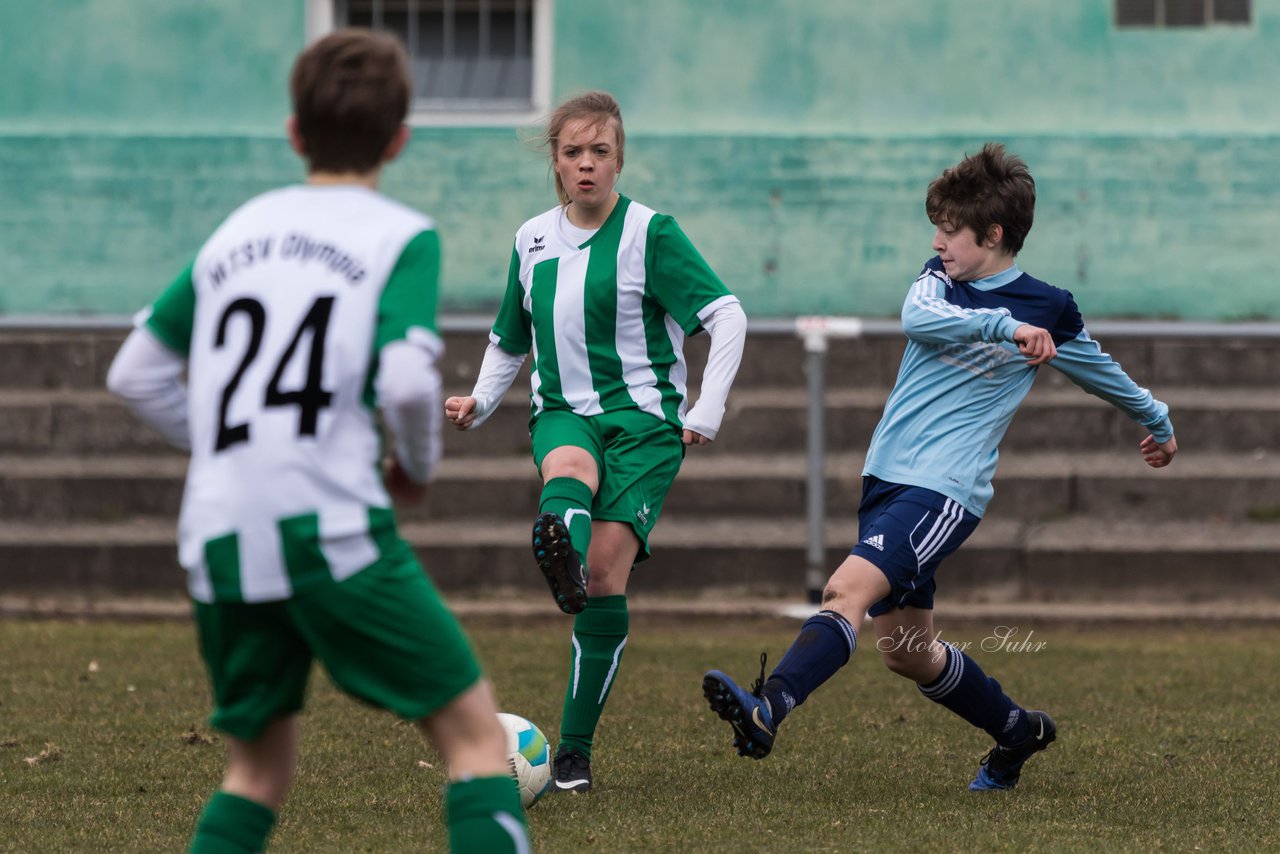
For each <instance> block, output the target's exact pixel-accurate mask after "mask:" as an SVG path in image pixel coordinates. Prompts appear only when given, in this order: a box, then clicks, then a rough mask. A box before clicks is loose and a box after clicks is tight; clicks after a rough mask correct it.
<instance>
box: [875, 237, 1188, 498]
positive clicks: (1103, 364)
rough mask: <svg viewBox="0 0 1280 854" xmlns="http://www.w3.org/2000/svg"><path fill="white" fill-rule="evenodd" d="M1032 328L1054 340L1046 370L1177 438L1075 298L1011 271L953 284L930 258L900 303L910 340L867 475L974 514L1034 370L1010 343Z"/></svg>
mask: <svg viewBox="0 0 1280 854" xmlns="http://www.w3.org/2000/svg"><path fill="white" fill-rule="evenodd" d="M1026 323H1029V324H1031V325H1032V326H1038V327H1040V328H1042V329H1047V330H1048V331H1049V332H1050V333H1052V335H1053V340H1054V344H1055V345H1057V348H1058V355H1057V357H1056V358H1054V359H1053V360H1052V361H1050V362H1049V363H1048V364H1049V365H1051V366H1052V367H1054V368H1056V369H1058V370H1059V371H1061V372H1062V373H1064V374H1066V376H1067V377H1068V378H1069V379H1070V380H1071V381H1072V382H1074V383H1075V384H1076V385H1078V386H1080V387H1081V388H1083V389H1084V390H1085V391H1087V392H1089V393H1090V394H1093V395H1096V396H1097V397H1100V398H1102V399H1103V400H1105V401H1107V402H1108V403H1110V404H1112V405H1113V406H1115V407H1116V408H1118V409H1120V410H1121V411H1122V412H1124V413H1125V414H1127V415H1128V416H1129V417H1130V418H1132V419H1133V420H1134V421H1137V422H1138V423H1139V424H1141V425H1142V426H1143V427H1146V428H1147V429H1148V430H1150V432H1151V435H1152V436H1153V437H1155V440H1156V441H1157V442H1166V441H1168V440H1169V439H1170V438H1172V437H1173V424H1172V423H1171V422H1170V421H1169V407H1168V406H1166V405H1165V404H1163V403H1161V402H1160V401H1158V400H1156V399H1155V398H1154V397H1152V396H1151V392H1149V391H1147V390H1146V389H1145V388H1142V387H1140V386H1139V385H1138V384H1137V383H1135V382H1134V381H1133V380H1132V379H1130V378H1129V375H1128V374H1126V373H1125V372H1124V370H1123V369H1122V368H1121V367H1120V365H1119V364H1118V363H1117V362H1116V361H1115V360H1114V359H1112V358H1111V357H1110V356H1109V355H1107V354H1106V353H1104V352H1102V348H1101V347H1100V346H1099V345H1098V342H1096V341H1094V340H1093V339H1092V338H1090V337H1089V333H1088V332H1087V331H1086V330H1085V328H1084V321H1083V320H1082V319H1081V317H1080V312H1079V310H1078V309H1077V308H1076V304H1075V300H1074V299H1073V298H1072V296H1071V294H1070V293H1069V292H1067V291H1065V290H1062V289H1061V288H1055V287H1053V286H1052V285H1049V284H1046V283H1045V282H1042V281H1040V280H1039V279H1035V278H1032V277H1031V276H1028V275H1027V274H1026V273H1023V272H1022V271H1021V270H1019V269H1018V268H1017V266H1016V265H1015V266H1013V267H1011V268H1009V269H1008V270H1005V271H1004V272H1002V273H998V274H996V275H994V276H990V277H988V278H985V279H979V280H977V281H974V282H960V281H953V280H952V279H951V278H949V277H948V276H947V274H946V273H945V272H943V269H942V262H941V260H940V259H938V258H937V257H935V258H932V259H931V260H930V261H929V262H928V263H927V264H926V265H925V268H924V270H923V271H922V272H921V273H920V276H919V278H917V279H916V281H915V284H914V285H912V287H911V291H910V292H909V293H908V295H907V298H906V301H905V302H904V303H903V305H902V328H903V331H904V332H906V334H907V338H908V343H907V349H906V352H905V353H904V354H903V356H902V365H901V367H900V368H899V369H898V379H897V381H896V382H895V383H894V386H893V391H892V392H890V394H889V400H888V402H887V403H885V408H884V415H883V416H882V417H881V419H880V423H879V425H877V427H876V430H875V433H874V434H873V435H872V437H871V447H870V449H869V450H868V451H867V461H866V466H865V468H864V470H863V474H864V475H873V476H875V477H878V478H880V479H881V480H884V481H889V482H891V483H900V484H906V485H910V486H921V487H924V488H926V489H931V490H933V491H935V492H939V493H941V494H943V495H945V496H947V497H948V498H951V499H953V500H955V501H957V502H959V503H960V505H961V506H963V507H964V508H965V509H966V510H968V511H969V512H970V513H973V514H974V515H975V516H982V515H983V513H984V512H985V511H986V508H987V504H988V503H989V502H990V501H991V496H992V495H993V494H994V490H993V489H992V486H991V479H992V477H993V476H994V475H995V471H996V461H997V459H998V458H999V450H998V449H999V445H1000V440H1001V439H1003V438H1004V434H1005V431H1006V430H1008V429H1009V422H1010V421H1012V420H1013V415H1014V413H1015V412H1017V411H1018V407H1019V406H1020V405H1021V404H1022V401H1023V399H1024V398H1025V397H1026V396H1027V392H1028V391H1030V390H1031V384H1032V383H1033V382H1034V381H1035V377H1036V370H1037V368H1034V367H1029V366H1028V365H1027V358H1026V357H1025V356H1023V355H1021V354H1020V353H1019V352H1018V348H1017V345H1016V344H1014V343H1013V334H1014V332H1015V331H1016V330H1017V329H1018V327H1019V326H1022V325H1023V324H1026Z"/></svg>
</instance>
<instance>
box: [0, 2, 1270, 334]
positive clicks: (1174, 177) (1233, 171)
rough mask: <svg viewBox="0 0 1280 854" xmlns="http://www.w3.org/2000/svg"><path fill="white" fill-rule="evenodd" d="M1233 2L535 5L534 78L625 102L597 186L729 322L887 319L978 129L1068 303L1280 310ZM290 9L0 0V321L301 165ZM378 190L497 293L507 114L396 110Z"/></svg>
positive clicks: (481, 300) (99, 282) (522, 198)
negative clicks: (662, 244) (631, 205)
mask: <svg viewBox="0 0 1280 854" xmlns="http://www.w3.org/2000/svg"><path fill="white" fill-rule="evenodd" d="M1254 5H1255V23H1254V24H1253V25H1252V26H1250V27H1245V28H1231V29H1220V30H1211V31H1207V32H1185V31H1184V32H1168V33H1156V32H1135V31H1129V32H1117V31H1114V30H1113V29H1112V28H1111V25H1110V2H1109V0H1079V2H1075V3H1061V2H1054V0H1035V2H1031V1H1030V0H1024V2H1020V3H1017V4H1013V5H1012V6H1010V4H956V3H952V2H949V0H911V2H906V3H901V4H888V3H875V4H872V3H852V2H847V0H824V2H817V0H808V2H801V0H754V2H746V0H699V2H697V3H694V2H682V0H649V2H646V3H614V4H600V3H598V2H591V3H588V2H586V0H556V7H555V8H556V20H555V30H556V40H557V51H556V61H555V83H556V90H557V94H558V95H563V94H566V93H569V92H572V91H576V90H580V89H582V88H586V87H591V86H598V87H603V88H609V89H611V90H612V91H614V92H615V93H616V94H617V95H618V96H619V98H620V100H621V101H622V103H623V107H624V113H625V115H626V119H627V128H628V148H627V166H626V170H625V171H624V173H623V180H622V183H621V189H622V190H623V191H624V192H626V193H628V194H629V195H632V196H633V197H635V198H637V199H639V200H640V201H643V202H645V203H646V204H649V205H651V206H653V207H656V208H658V209H659V210H664V211H668V212H671V213H673V214H675V215H676V217H677V218H678V219H679V220H680V222H681V223H682V225H683V226H684V227H685V229H686V231H688V232H689V234H690V235H691V236H692V237H693V239H694V241H695V243H696V244H697V245H698V246H699V248H701V249H702V251H703V253H704V254H705V255H706V256H707V257H708V259H709V260H710V261H711V262H712V264H713V266H715V267H716V269H717V270H718V271H719V272H720V273H721V274H722V276H723V277H724V278H725V280H726V281H727V282H728V283H729V284H730V285H731V286H732V287H733V288H734V289H735V290H736V291H737V292H738V293H739V294H740V295H741V296H742V297H743V299H744V302H745V303H746V305H747V307H748V310H749V311H750V312H751V313H752V314H754V315H755V316H782V315H789V314H795V313H808V312H848V313H860V314H865V315H875V316H888V315H893V314H896V312H897V310H898V307H899V305H900V303H901V299H902V295H903V293H904V289H905V287H906V285H907V284H909V282H910V281H911V279H912V278H914V276H915V273H916V272H917V271H918V269H919V265H920V263H921V262H922V261H923V260H924V259H925V258H926V257H927V256H928V255H929V254H930V250H929V239H930V235H931V227H930V226H929V224H928V222H927V221H926V220H925V217H924V212H923V196H924V189H925V186H926V185H927V183H928V181H929V180H930V179H931V178H933V177H934V176H935V175H936V174H937V172H938V171H939V170H941V169H942V168H943V167H944V166H946V165H948V164H950V163H952V162H954V161H955V160H956V159H958V158H959V157H961V156H963V155H964V154H965V153H966V152H972V151H974V150H975V149H976V148H978V147H979V146H980V145H981V143H982V142H983V141H984V140H986V139H988V138H998V139H1001V140H1003V141H1005V142H1007V143H1008V144H1009V145H1010V147H1012V148H1013V149H1014V150H1016V151H1018V152H1019V153H1021V154H1023V156H1025V157H1026V159H1027V160H1028V162H1029V163H1030V165H1031V167H1032V170H1033V172H1034V173H1035V174H1036V176H1037V179H1038V182H1039V193H1040V202H1039V208H1038V214H1037V224H1036V227H1035V229H1034V230H1033V231H1032V233H1031V236H1030V239H1029V240H1028V244H1027V248H1026V249H1025V250H1024V252H1023V255H1022V259H1021V260H1022V263H1023V266H1024V267H1025V268H1026V269H1028V270H1029V271H1031V272H1033V273H1035V274H1037V275H1039V276H1041V277H1042V278H1046V279H1048V280H1050V281H1053V282H1055V283H1057V284H1060V285H1062V286H1064V287H1068V288H1070V289H1071V290H1072V291H1073V292H1074V293H1075V294H1076V296H1077V298H1078V300H1079V301H1080V303H1081V305H1082V307H1083V308H1084V309H1085V311H1086V316H1089V317H1102V316H1113V317H1114V316H1124V317H1134V316H1141V317H1162V318H1165V317H1184V318H1197V319H1201V318H1212V319H1255V318H1276V319H1280V293H1277V292H1275V291H1274V290H1273V289H1270V288H1269V287H1268V286H1267V285H1266V284H1265V282H1264V281H1262V280H1261V278H1260V277H1258V276H1256V275H1252V272H1253V271H1254V270H1257V269H1259V268H1260V267H1262V266H1263V265H1264V264H1265V263H1266V262H1267V261H1268V260H1269V258H1268V257H1267V255H1265V254H1264V253H1265V252H1266V247H1268V245H1269V244H1268V240H1267V238H1270V237H1271V236H1272V235H1274V234H1276V233H1277V231H1278V227H1280V210H1278V208H1280V206H1277V205H1276V200H1277V198H1278V197H1280V194H1278V190H1280V186H1277V185H1278V182H1280V177H1278V176H1280V110H1277V109H1275V108H1274V106H1273V104H1272V101H1273V100H1274V98H1273V96H1271V95H1270V91H1269V90H1270V88H1271V87H1270V81H1272V80H1275V79H1277V71H1280V69H1277V68H1276V67H1275V66H1277V65H1278V64H1280V52H1277V51H1274V50H1272V49H1270V48H1269V47H1268V46H1269V45H1273V44H1276V43H1277V38H1276V37H1277V36H1278V35H1280V0H1255V4H1254ZM898 7H902V8H898ZM988 7H990V8H988ZM997 7H999V8H998V9H997ZM36 9H38V10H39V11H38V12H36V11H33V10H36ZM304 17H305V16H304V3H303V1H302V0H259V2H253V0H219V2H200V3H197V2H186V3H170V2H161V0H45V2H43V3H41V4H28V3H19V2H14V0H0V72H3V74H4V78H5V79H6V80H9V81H13V80H22V81H23V82H24V85H22V86H12V85H11V86H7V87H4V89H3V90H0V234H3V235H4V237H3V248H4V251H3V252H2V253H0V313H16V314H25V313H45V312H59V313H86V312H87V313H127V312H131V311H133V310H134V309H136V308H138V307H139V306H140V305H142V304H143V303H145V302H146V301H148V300H149V299H150V298H151V297H152V296H154V294H155V293H156V292H157V291H158V290H159V289H160V288H161V287H163V285H164V284H165V283H166V282H167V281H168V280H169V278H170V277H171V276H172V275H173V274H174V273H176V271H177V270H178V269H180V267H181V266H182V265H183V264H184V263H185V262H186V261H187V260H188V259H189V257H190V255H191V253H193V252H194V251H195V250H196V249H197V248H198V246H199V244H200V242H201V240H202V239H203V237H204V236H206V234H207V233H208V232H209V231H210V230H211V229H212V228H214V227H215V226H216V225H217V223H218V222H219V221H220V220H221V219H222V218H223V217H224V216H226V214H227V213H228V212H230V211H231V210H232V209H234V208H235V206H236V205H238V204H239V203H240V202H241V201H243V200H244V199H245V198H247V197H248V196H250V195H252V194H254V193H257V192H259V191H262V190H265V189H267V188H269V187H272V186H275V185H278V184H281V183H287V182H291V181H296V180H299V179H300V178H301V177H302V173H301V168H300V165H299V164H298V162H297V161H296V159H295V158H294V157H293V156H292V154H291V153H290V152H289V150H288V147H287V145H286V144H285V143H284V141H283V139H282V137H281V135H280V131H279V128H280V123H281V120H282V119H283V117H284V115H285V113H286V112H287V99H286V97H285V91H284V79H285V76H286V74H287V71H288V67H289V64H290V62H291V60H292V57H293V55H294V53H295V52H296V50H297V49H298V48H299V47H300V46H301V44H302V41H303V31H304V24H305V21H304ZM655 57H657V59H656V60H655ZM385 188H386V189H387V191H388V192H389V193H390V194H391V195H393V196H396V197H397V198H400V199H403V200H405V201H407V202H409V203H411V204H414V205H417V206H419V207H421V208H423V209H425V210H427V211H428V212H430V213H432V214H433V215H434V216H436V218H437V219H438V220H439V222H440V227H441V230H442V234H443V238H444V246H445V273H446V285H445V294H444V299H445V307H446V309H447V310H451V311H477V312H482V313H485V312H489V311H491V310H492V309H493V307H494V306H495V304H496V301H497V299H498V297H499V295H500V293H501V289H502V286H503V282H504V279H505V264H506V261H507V258H508V257H509V252H510V240H511V236H512V234H513V233H514V230H515V228H516V227H517V226H518V225H519V224H520V222H522V221H523V220H524V219H526V218H527V217H529V216H531V215H532V214H534V213H537V212H539V211H541V210H544V209H545V208H547V207H549V206H550V205H551V204H552V203H553V201H554V194H553V192H552V190H551V186H550V182H549V180H548V176H547V169H546V164H545V162H544V160H543V159H542V155H541V154H540V152H538V151H536V150H534V149H533V148H531V147H530V146H529V145H528V144H526V143H523V142H521V141H520V140H519V139H518V137H517V133H516V130H515V129H513V128H487V129H476V128H429V127H419V128H416V129H415V133H414V140H413V143H412V145H411V146H410V148H409V150H408V151H407V152H406V155H405V157H404V158H403V159H402V161H401V162H399V163H397V164H394V165H393V166H392V167H391V168H390V169H389V170H388V172H387V175H386V182H385ZM1206 295H1210V296H1211V298H1209V299H1206Z"/></svg>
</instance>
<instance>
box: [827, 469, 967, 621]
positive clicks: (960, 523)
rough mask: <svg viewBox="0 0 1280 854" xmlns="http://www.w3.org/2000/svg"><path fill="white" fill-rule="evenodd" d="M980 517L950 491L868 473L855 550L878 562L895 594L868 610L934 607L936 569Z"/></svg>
mask: <svg viewBox="0 0 1280 854" xmlns="http://www.w3.org/2000/svg"><path fill="white" fill-rule="evenodd" d="M980 521H982V519H981V517H978V516H975V515H973V514H972V513H970V512H969V511H967V510H965V509H964V508H963V507H961V506H960V505H959V504H957V503H956V502H955V501H953V500H952V499H950V498H948V497H947V496H945V495H942V494H940V493H937V492H934V491H933V490H932V489H925V488H924V487H920V486H903V485H902V484H900V483H889V482H888V481H883V480H880V479H879V478H878V477H872V476H870V475H867V476H864V477H863V478H862V503H861V504H860V505H859V506H858V544H857V545H856V546H854V547H853V548H852V549H851V550H850V552H849V554H854V555H857V556H858V557H860V558H865V559H866V560H869V561H871V563H873V564H875V565H876V567H877V568H879V570H880V571H881V572H883V573H884V574H885V577H886V578H888V579H889V587H890V590H889V595H888V596H886V597H885V598H883V599H881V600H880V601H879V602H876V603H875V604H874V605H872V606H871V607H870V608H868V609H867V613H868V614H870V615H871V616H873V617H878V616H880V615H881V614H885V613H888V612H889V611H892V610H893V609H894V608H908V607H910V608H926V609H932V608H933V591H934V589H935V588H936V586H937V585H935V584H934V581H933V574H934V572H935V571H937V569H938V565H939V564H940V563H942V560H943V558H945V557H946V556H947V555H949V554H951V553H952V552H953V551H955V550H956V549H958V548H960V544H961V543H963V542H964V541H965V540H967V539H969V535H970V534H972V533H973V531H974V529H975V528H977V527H978V523H979V522H980Z"/></svg>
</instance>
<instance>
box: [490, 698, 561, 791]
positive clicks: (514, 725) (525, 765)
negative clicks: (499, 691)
mask: <svg viewBox="0 0 1280 854" xmlns="http://www.w3.org/2000/svg"><path fill="white" fill-rule="evenodd" d="M498 720H499V721H501V722H502V728H503V729H505V730H506V731H507V762H508V763H509V764H510V766H511V776H512V777H514V778H515V781H516V788H517V789H519V790H520V803H521V804H523V805H524V808H525V809H528V808H529V807H531V806H533V805H534V804H535V803H537V801H538V798H540V797H542V796H543V795H544V794H546V793H547V790H548V789H550V788H551V745H550V744H548V743H547V737H546V736H545V735H543V734H542V730H540V729H538V727H537V725H536V724H534V723H533V721H531V720H529V719H528V718H522V717H520V716H519V715H512V714H509V713H507V712H499V713H498Z"/></svg>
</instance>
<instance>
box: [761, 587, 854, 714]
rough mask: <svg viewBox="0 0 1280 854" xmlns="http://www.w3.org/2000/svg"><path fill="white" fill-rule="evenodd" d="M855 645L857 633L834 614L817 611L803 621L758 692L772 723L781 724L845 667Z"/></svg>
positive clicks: (841, 617)
mask: <svg viewBox="0 0 1280 854" xmlns="http://www.w3.org/2000/svg"><path fill="white" fill-rule="evenodd" d="M857 645H858V633H857V632H856V631H854V628H853V626H852V625H850V624H849V621H848V620H846V619H845V618H844V616H843V615H841V614H839V613H837V612H835V611H819V612H818V613H816V614H814V615H813V616H812V617H810V618H809V619H807V620H805V621H804V625H802V626H801V627H800V634H799V635H797V636H796V639H795V640H794V641H793V642H792V643H791V648H790V649H788V650H787V653H786V655H784V656H782V660H781V661H779V662H778V666H777V667H775V668H774V669H773V672H772V673H770V674H769V678H768V679H767V680H766V681H765V683H764V687H763V688H762V689H761V691H760V694H761V695H762V696H763V697H764V698H765V699H766V700H768V701H769V711H770V712H771V713H772V715H773V722H774V724H775V725H776V724H780V723H782V719H783V718H785V717H786V716H787V715H788V714H790V713H791V710H792V709H794V708H795V707H796V706H798V705H800V704H801V703H803V702H804V701H805V699H806V698H808V696H809V695H810V694H812V693H813V692H814V691H815V690H817V688H818V686H819V685H821V684H822V683H823V682H826V681H827V680H828V679H830V678H831V677H832V676H834V675H835V673H836V671H837V670H839V669H840V668H841V667H844V666H845V664H847V663H848V661H849V657H850V656H852V655H853V650H854V649H855V648H856V647H857Z"/></svg>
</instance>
